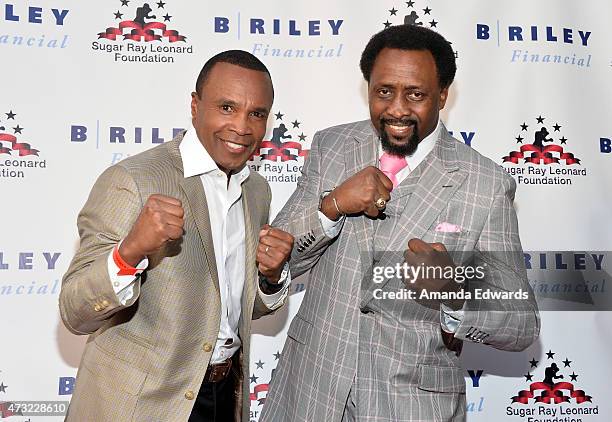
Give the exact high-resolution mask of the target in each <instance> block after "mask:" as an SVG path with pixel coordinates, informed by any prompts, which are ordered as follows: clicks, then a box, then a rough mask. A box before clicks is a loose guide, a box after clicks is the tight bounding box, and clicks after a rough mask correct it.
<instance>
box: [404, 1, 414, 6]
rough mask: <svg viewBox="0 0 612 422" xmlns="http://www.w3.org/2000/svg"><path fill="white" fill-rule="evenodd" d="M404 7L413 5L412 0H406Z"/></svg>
mask: <svg viewBox="0 0 612 422" xmlns="http://www.w3.org/2000/svg"><path fill="white" fill-rule="evenodd" d="M406 7H414V2H413V1H412V0H411V1H407V2H406Z"/></svg>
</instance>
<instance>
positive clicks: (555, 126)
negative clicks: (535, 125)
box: [553, 123, 561, 132]
mask: <svg viewBox="0 0 612 422" xmlns="http://www.w3.org/2000/svg"><path fill="white" fill-rule="evenodd" d="M553 127H554V128H555V132H559V129H561V126H559V123H555V125H554V126H553Z"/></svg>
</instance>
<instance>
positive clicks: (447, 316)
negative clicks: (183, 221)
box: [319, 120, 464, 333]
mask: <svg viewBox="0 0 612 422" xmlns="http://www.w3.org/2000/svg"><path fill="white" fill-rule="evenodd" d="M439 136H440V120H438V124H437V125H436V128H435V129H434V130H433V132H431V133H430V134H429V135H427V136H426V137H425V139H423V140H422V141H421V142H419V145H418V147H417V149H416V151H415V152H414V153H413V154H412V155H407V156H406V162H407V163H408V165H407V166H406V167H404V168H403V169H401V170H400V171H398V172H397V174H396V175H395V177H396V178H397V183H398V184H399V183H402V181H403V180H404V179H406V177H408V175H409V174H410V172H411V171H412V169H415V168H416V167H417V166H418V165H419V164H421V162H422V161H423V160H424V159H425V157H427V156H428V155H429V154H430V153H431V151H433V149H434V147H435V145H436V142H437V140H438V137H439ZM383 153H384V151H383V148H382V144H380V143H379V144H378V158H379V160H380V157H381V156H382V155H383ZM392 199H393V198H392ZM319 220H320V221H321V226H322V227H323V232H324V233H325V235H326V236H328V237H331V238H333V237H336V236H338V234H339V233H340V230H341V229H342V226H343V225H344V220H345V217H344V216H342V217H340V218H339V219H338V220H337V221H333V220H330V219H329V218H327V216H326V215H325V214H323V213H322V212H321V211H319ZM440 310H441V313H440V322H441V324H442V328H443V329H444V330H445V331H446V332H449V333H454V332H455V331H457V327H459V323H460V322H461V320H462V319H463V315H464V314H463V310H462V309H460V310H458V311H454V310H452V309H451V308H449V307H448V306H446V305H444V304H442V305H441V306H440Z"/></svg>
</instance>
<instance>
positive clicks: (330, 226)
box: [317, 211, 345, 239]
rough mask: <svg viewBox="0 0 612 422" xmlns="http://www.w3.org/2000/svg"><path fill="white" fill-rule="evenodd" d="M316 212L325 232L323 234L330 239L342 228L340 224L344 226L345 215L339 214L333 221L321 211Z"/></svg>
mask: <svg viewBox="0 0 612 422" xmlns="http://www.w3.org/2000/svg"><path fill="white" fill-rule="evenodd" d="M317 212H318V214H319V221H320V222H321V227H322V228H323V233H325V236H327V237H329V238H331V239H333V238H334V237H336V236H338V234H339V233H340V230H342V226H344V220H345V217H344V216H343V215H341V216H340V218H339V219H338V220H336V221H334V220H330V219H329V218H327V216H326V215H325V214H323V213H322V212H321V211H317Z"/></svg>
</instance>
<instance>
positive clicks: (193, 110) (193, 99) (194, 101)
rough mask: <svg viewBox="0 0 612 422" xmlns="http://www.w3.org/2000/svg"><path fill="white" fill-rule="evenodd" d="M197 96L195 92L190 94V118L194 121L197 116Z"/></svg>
mask: <svg viewBox="0 0 612 422" xmlns="http://www.w3.org/2000/svg"><path fill="white" fill-rule="evenodd" d="M198 100H199V98H198V94H197V93H195V92H192V93H191V118H192V119H194V118H195V116H196V114H198Z"/></svg>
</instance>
